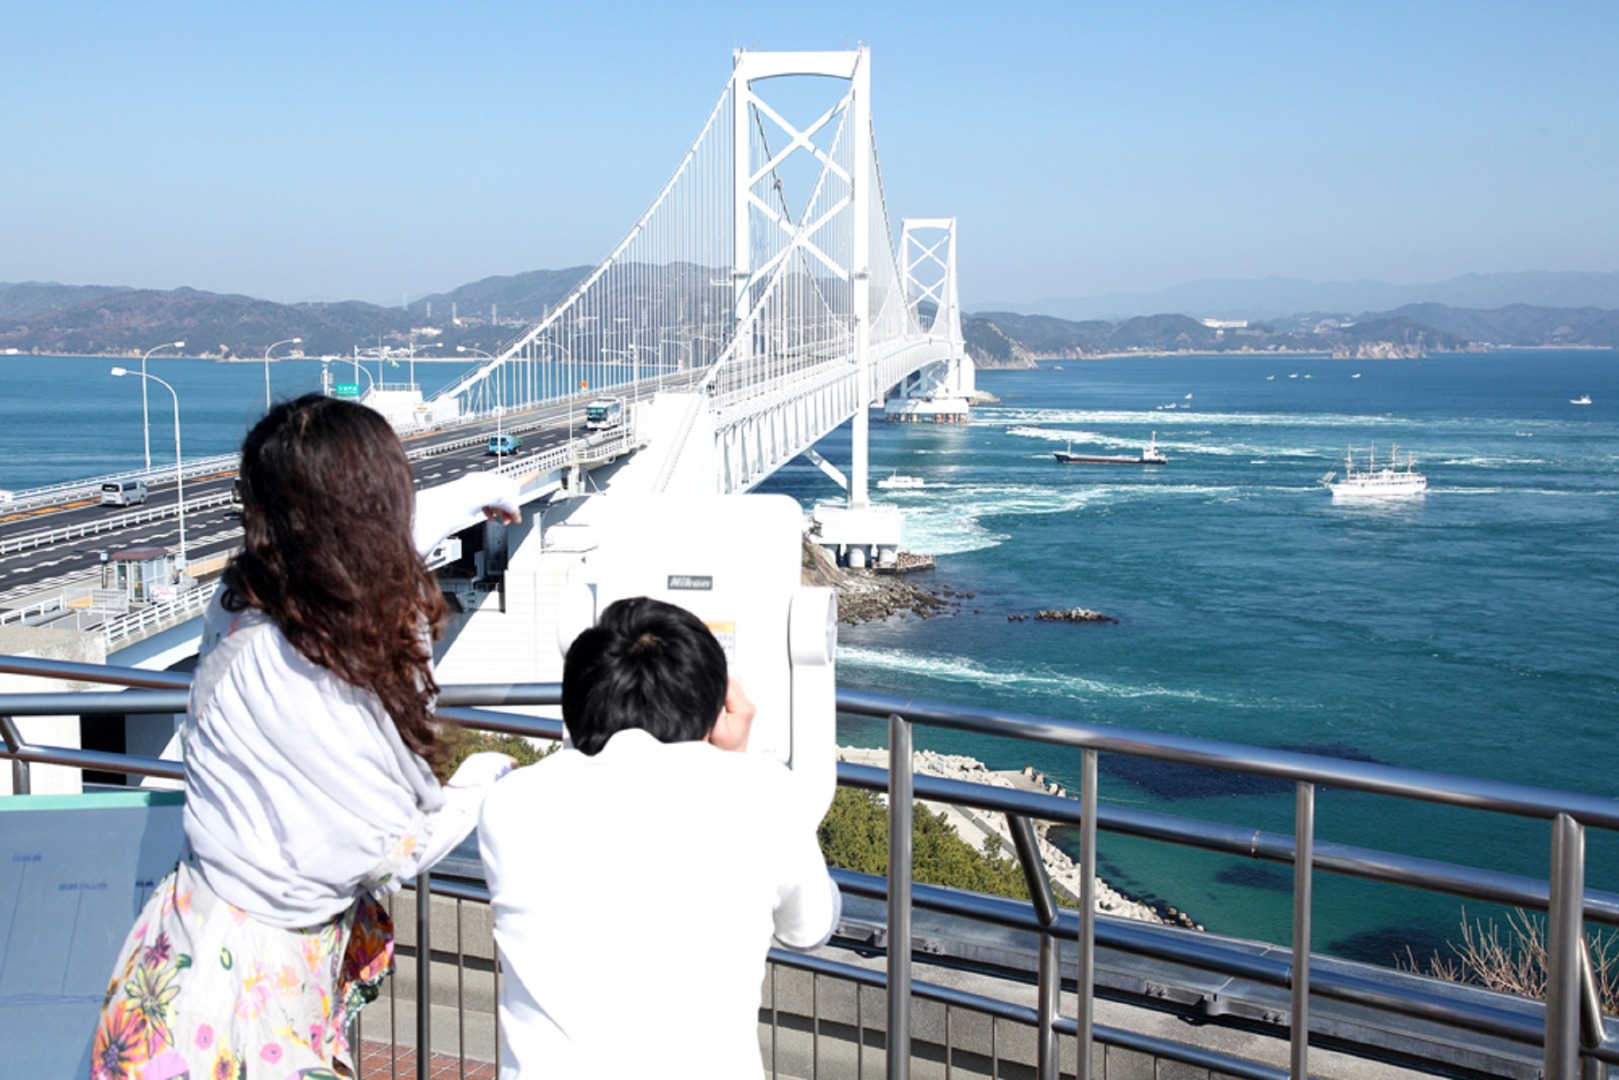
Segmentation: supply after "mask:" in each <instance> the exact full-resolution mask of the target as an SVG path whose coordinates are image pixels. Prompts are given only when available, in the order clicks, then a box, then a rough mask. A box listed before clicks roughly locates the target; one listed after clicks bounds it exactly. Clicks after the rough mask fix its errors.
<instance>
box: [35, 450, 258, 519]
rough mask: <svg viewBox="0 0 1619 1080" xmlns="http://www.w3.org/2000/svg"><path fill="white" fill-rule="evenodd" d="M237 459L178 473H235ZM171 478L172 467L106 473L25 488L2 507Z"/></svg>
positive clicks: (216, 459) (201, 461)
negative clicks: (108, 485)
mask: <svg viewBox="0 0 1619 1080" xmlns="http://www.w3.org/2000/svg"><path fill="white" fill-rule="evenodd" d="M239 456H240V455H238V454H236V453H234V452H233V453H229V454H215V455H214V456H212V457H206V458H195V459H193V460H191V461H188V462H186V463H185V465H184V466H182V468H181V470H180V473H181V475H182V476H183V477H184V478H186V479H190V478H191V477H193V476H202V475H206V474H208V473H214V472H219V471H220V470H222V469H224V470H229V471H231V472H235V471H236V464H237V460H238V458H239ZM173 475H174V466H173V465H164V466H160V467H158V468H155V469H130V470H127V471H125V472H118V473H108V474H107V475H106V476H93V477H89V478H86V479H83V480H66V481H63V482H62V483H60V484H50V485H47V486H45V487H37V488H26V489H24V490H22V491H14V492H12V493H11V499H10V501H8V502H7V503H6V504H5V506H4V511H5V512H8V513H9V512H11V511H14V510H32V509H34V508H36V507H40V506H49V505H50V504H52V503H55V502H59V501H61V500H62V499H64V498H71V497H74V496H84V497H86V498H96V499H99V498H100V497H101V485H102V484H105V483H108V482H110V481H113V480H149V481H161V480H166V479H168V478H169V477H171V476H173Z"/></svg>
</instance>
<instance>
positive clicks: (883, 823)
mask: <svg viewBox="0 0 1619 1080" xmlns="http://www.w3.org/2000/svg"><path fill="white" fill-rule="evenodd" d="M819 835H820V841H821V851H822V853H823V854H825V856H826V861H827V864H828V865H830V866H836V867H840V868H842V869H844V870H854V871H857V872H859V873H862V874H877V875H884V874H887V873H888V809H887V807H885V806H884V805H883V802H882V800H881V799H879V798H878V797H877V796H876V795H875V794H873V793H871V792H869V791H860V790H857V789H855V788H845V787H840V788H838V791H837V794H836V795H835V796H834V797H833V799H832V807H831V809H829V810H828V811H827V814H826V817H825V818H823V819H822V821H821V828H820V833H819ZM912 835H913V837H914V839H913V847H912V859H911V865H912V873H913V874H914V875H915V879H916V880H917V881H919V882H923V883H926V884H929V885H944V886H948V887H950V888H954V889H967V890H970V891H972V892H981V893H990V894H993V895H996V896H1009V897H1012V898H1013V899H1017V900H1027V899H1028V898H1029V890H1028V886H1027V885H1026V884H1025V883H1024V880H1023V871H1022V869H1021V868H1020V867H1019V866H1018V864H1017V863H1016V862H1015V861H1013V860H1011V859H1006V858H1002V857H1001V856H1000V853H999V845H995V846H994V848H993V850H992V847H991V844H989V843H986V844H985V845H984V849H983V850H982V851H980V850H978V849H976V848H974V847H973V846H972V845H971V844H969V843H967V841H965V840H963V839H962V838H961V836H960V835H959V834H958V833H957V832H956V830H955V828H954V827H953V826H952V825H951V824H950V822H949V821H948V820H946V818H945V816H944V815H943V814H942V813H941V814H932V813H929V812H928V810H927V808H926V807H925V806H923V805H922V804H921V803H917V804H916V806H915V825H914V831H913V834H912Z"/></svg>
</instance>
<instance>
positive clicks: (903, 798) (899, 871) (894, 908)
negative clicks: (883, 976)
mask: <svg viewBox="0 0 1619 1080" xmlns="http://www.w3.org/2000/svg"><path fill="white" fill-rule="evenodd" d="M911 792H912V777H911V726H910V724H908V723H906V721H905V718H904V717H903V716H900V715H898V714H894V715H892V716H890V717H889V718H888V1053H887V1055H886V1057H887V1059H888V1065H887V1076H888V1080H909V1077H910V1075H911V849H912V847H913V844H914V839H915V836H914V833H913V831H912V830H913V828H914V823H913V822H912V820H911V815H912V806H913V796H912V794H911Z"/></svg>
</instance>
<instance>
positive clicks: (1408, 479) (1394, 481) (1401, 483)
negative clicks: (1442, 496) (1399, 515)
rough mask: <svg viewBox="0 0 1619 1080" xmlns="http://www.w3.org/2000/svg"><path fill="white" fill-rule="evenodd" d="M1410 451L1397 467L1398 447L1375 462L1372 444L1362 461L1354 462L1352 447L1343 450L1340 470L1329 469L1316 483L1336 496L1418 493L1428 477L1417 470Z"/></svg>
mask: <svg viewBox="0 0 1619 1080" xmlns="http://www.w3.org/2000/svg"><path fill="white" fill-rule="evenodd" d="M1416 466H1417V459H1416V455H1414V454H1409V453H1408V454H1406V456H1405V467H1404V468H1401V467H1400V453H1399V447H1391V448H1390V450H1389V464H1387V465H1378V464H1377V451H1376V448H1375V447H1373V448H1369V449H1368V450H1367V451H1366V465H1365V467H1364V468H1362V467H1361V466H1359V465H1356V464H1355V451H1354V450H1353V449H1351V450H1349V451H1347V452H1346V453H1345V454H1344V474H1343V476H1342V477H1340V476H1339V475H1338V474H1337V472H1329V473H1328V474H1327V475H1325V476H1323V477H1322V478H1321V479H1320V481H1319V483H1321V484H1322V485H1323V486H1325V487H1326V489H1327V490H1328V491H1330V492H1332V497H1333V498H1335V499H1339V498H1381V497H1387V496H1395V495H1421V494H1422V493H1423V492H1424V491H1427V490H1428V478H1427V477H1426V476H1424V475H1422V474H1421V473H1419V472H1417V468H1416Z"/></svg>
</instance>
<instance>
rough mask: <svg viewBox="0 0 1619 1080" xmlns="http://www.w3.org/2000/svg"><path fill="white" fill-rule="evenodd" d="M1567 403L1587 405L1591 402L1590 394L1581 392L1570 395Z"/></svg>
mask: <svg viewBox="0 0 1619 1080" xmlns="http://www.w3.org/2000/svg"><path fill="white" fill-rule="evenodd" d="M1568 403H1569V404H1570V405H1589V404H1591V395H1590V394H1581V395H1580V396H1579V397H1571V398H1569V399H1568Z"/></svg>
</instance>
